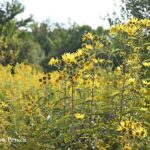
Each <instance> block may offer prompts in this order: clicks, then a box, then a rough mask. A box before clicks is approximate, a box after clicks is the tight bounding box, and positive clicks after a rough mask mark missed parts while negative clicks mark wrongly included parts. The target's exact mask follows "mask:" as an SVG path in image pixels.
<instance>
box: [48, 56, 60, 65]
mask: <svg viewBox="0 0 150 150" xmlns="http://www.w3.org/2000/svg"><path fill="white" fill-rule="evenodd" d="M58 62H59V60H58V58H56V59H55V58H54V57H53V58H51V60H50V61H49V65H56V64H58Z"/></svg>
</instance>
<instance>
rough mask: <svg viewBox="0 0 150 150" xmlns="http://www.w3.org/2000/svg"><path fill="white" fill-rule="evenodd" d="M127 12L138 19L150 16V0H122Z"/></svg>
mask: <svg viewBox="0 0 150 150" xmlns="http://www.w3.org/2000/svg"><path fill="white" fill-rule="evenodd" d="M122 2H123V3H124V4H125V9H126V10H127V13H128V14H129V15H131V16H134V17H136V18H139V19H143V18H150V0H122Z"/></svg>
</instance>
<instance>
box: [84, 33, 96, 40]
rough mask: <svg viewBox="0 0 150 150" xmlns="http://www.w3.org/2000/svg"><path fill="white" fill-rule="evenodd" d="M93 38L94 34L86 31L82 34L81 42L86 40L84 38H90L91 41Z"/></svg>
mask: <svg viewBox="0 0 150 150" xmlns="http://www.w3.org/2000/svg"><path fill="white" fill-rule="evenodd" d="M93 38H94V36H93V35H92V33H90V32H88V33H86V34H85V35H84V36H83V38H82V41H83V42H84V41H86V40H91V41H92V40H93Z"/></svg>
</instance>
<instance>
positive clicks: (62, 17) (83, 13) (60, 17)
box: [19, 0, 119, 28]
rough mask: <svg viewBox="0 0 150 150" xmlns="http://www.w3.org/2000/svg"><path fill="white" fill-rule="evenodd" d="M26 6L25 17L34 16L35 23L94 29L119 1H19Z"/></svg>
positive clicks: (101, 23)
mask: <svg viewBox="0 0 150 150" xmlns="http://www.w3.org/2000/svg"><path fill="white" fill-rule="evenodd" d="M19 1H20V2H21V3H22V4H23V5H24V6H25V12H24V15H23V16H24V17H27V16H29V15H30V14H32V15H33V18H34V20H35V21H38V22H42V21H44V20H46V19H49V20H50V22H58V23H64V24H67V23H68V20H69V18H70V20H71V23H73V22H76V23H77V24H79V25H83V24H88V25H90V26H92V27H93V28H96V27H97V26H99V25H103V24H104V23H103V22H102V20H101V19H100V16H101V17H105V16H106V14H107V13H110V12H112V10H114V9H115V7H114V3H115V2H117V1H119V0H19Z"/></svg>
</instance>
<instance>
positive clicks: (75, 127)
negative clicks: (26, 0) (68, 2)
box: [0, 0, 150, 150]
mask: <svg viewBox="0 0 150 150" xmlns="http://www.w3.org/2000/svg"><path fill="white" fill-rule="evenodd" d="M21 12H23V7H22V5H21V4H20V3H18V2H17V1H14V0H13V1H12V3H9V2H7V3H5V4H4V5H2V6H1V10H0V17H1V20H0V118H1V119H0V149H2V150H8V149H10V150H21V149H24V150H43V149H44V150H149V149H150V144H149V143H150V133H149V130H150V117H149V116H150V59H149V58H150V35H149V29H150V20H149V19H146V18H144V19H137V18H132V19H129V20H128V21H127V22H125V23H122V24H116V25H112V26H111V27H110V28H109V29H108V30H105V29H103V28H102V27H98V28H97V29H96V30H94V29H92V28H91V27H90V26H87V25H84V26H78V25H73V26H71V27H70V28H68V29H66V28H64V27H62V26H60V25H58V24H56V25H55V27H54V28H53V29H52V28H51V27H50V26H49V23H48V22H44V23H40V24H38V23H36V22H34V21H33V20H32V17H29V18H27V19H25V20H20V21H18V20H17V19H16V18H15V16H16V15H17V14H19V13H21Z"/></svg>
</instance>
